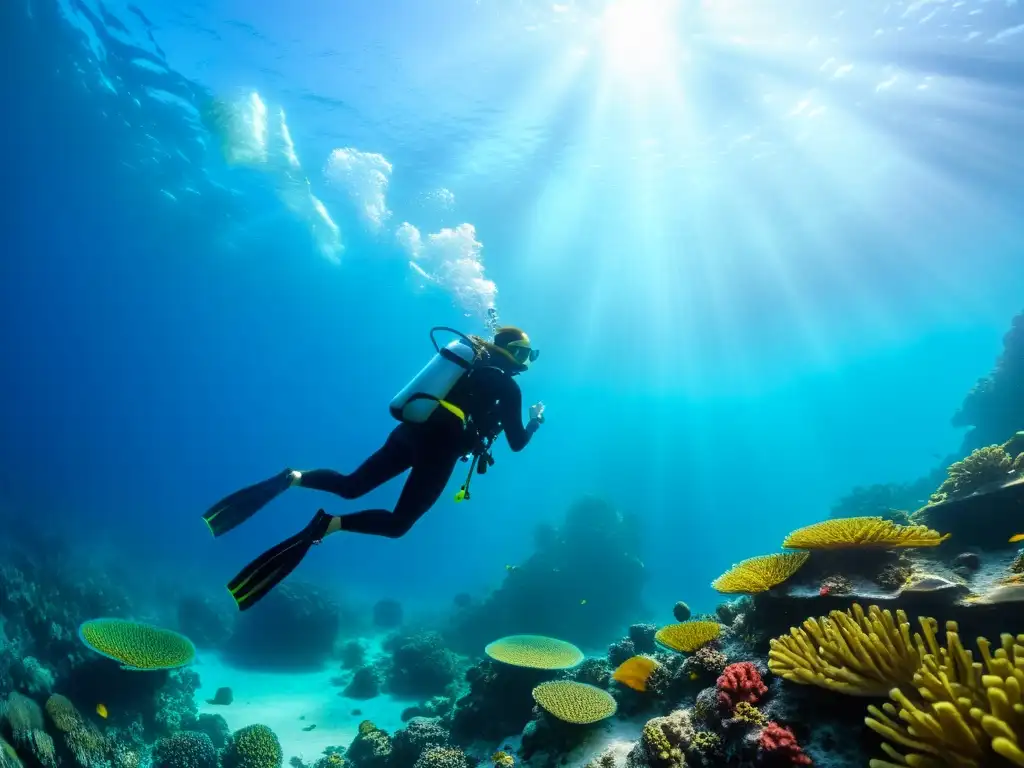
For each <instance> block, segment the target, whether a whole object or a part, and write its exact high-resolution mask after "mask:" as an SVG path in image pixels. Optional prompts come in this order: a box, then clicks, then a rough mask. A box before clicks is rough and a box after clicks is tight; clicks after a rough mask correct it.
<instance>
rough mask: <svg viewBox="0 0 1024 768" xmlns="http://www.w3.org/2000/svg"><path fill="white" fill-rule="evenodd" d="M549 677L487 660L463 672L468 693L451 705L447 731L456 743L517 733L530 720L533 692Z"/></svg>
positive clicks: (526, 669) (530, 670) (492, 738)
mask: <svg viewBox="0 0 1024 768" xmlns="http://www.w3.org/2000/svg"><path fill="white" fill-rule="evenodd" d="M549 674H550V673H549V672H547V671H545V670H538V669H529V668H526V667H513V666H509V665H507V664H502V663H499V662H496V661H492V660H490V659H485V660H484V661H481V662H480V663H478V664H477V665H476V666H474V667H471V668H470V669H469V670H467V671H466V675H465V677H466V682H467V683H468V684H469V691H468V692H467V693H466V694H465V695H463V696H462V697H461V698H459V699H458V700H457V701H456V702H455V707H454V708H453V710H452V713H451V715H450V717H449V718H448V727H449V729H450V730H451V733H452V736H453V738H454V739H455V740H456V742H458V743H469V742H471V741H473V740H474V739H484V740H491V741H495V740H497V739H501V738H504V737H506V736H508V735H509V734H510V733H518V732H520V731H522V729H523V727H524V726H525V725H526V724H527V723H528V722H529V721H530V719H531V717H532V716H533V704H534V702H533V697H532V692H533V689H534V688H535V687H536V686H537V685H538V684H539V683H541V682H543V681H544V680H545V679H546V678H547V676H548V675H549Z"/></svg>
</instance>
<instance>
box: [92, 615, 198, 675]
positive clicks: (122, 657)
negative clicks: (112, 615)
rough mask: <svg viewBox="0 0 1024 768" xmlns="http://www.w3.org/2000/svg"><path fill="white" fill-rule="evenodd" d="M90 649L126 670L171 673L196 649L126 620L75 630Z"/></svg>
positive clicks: (181, 637)
mask: <svg viewBox="0 0 1024 768" xmlns="http://www.w3.org/2000/svg"><path fill="white" fill-rule="evenodd" d="M78 635H79V637H80V638H81V639H82V642H83V643H85V644H86V645H87V646H88V647H89V648H91V649H92V650H94V651H96V653H99V654H101V655H103V656H106V657H107V658H109V659H113V660H114V661H119V662H121V664H122V666H123V667H124V668H125V669H134V670H156V669H174V668H175V667H183V666H185V665H186V664H189V663H190V662H191V661H192V660H193V659H194V658H195V655H196V649H195V646H193V645H192V642H191V641H190V640H189V639H188V638H187V637H185V636H184V635H179V634H178V633H177V632H172V631H170V630H169V629H161V628H159V627H153V626H150V625H149V624H142V623H140V622H138V621H128V620H126V619H93V620H92V621H87V622H85V623H84V624H82V626H81V627H80V628H79V630H78Z"/></svg>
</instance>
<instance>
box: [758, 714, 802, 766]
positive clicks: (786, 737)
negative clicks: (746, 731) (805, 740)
mask: <svg viewBox="0 0 1024 768" xmlns="http://www.w3.org/2000/svg"><path fill="white" fill-rule="evenodd" d="M757 746H758V749H759V750H760V751H761V753H762V754H763V755H765V756H767V757H768V759H770V760H771V761H772V762H773V763H775V764H780V763H781V764H783V765H810V764H811V758H809V757H808V756H807V755H805V754H804V751H803V749H801V748H800V744H799V743H797V740H796V736H794V735H793V732H792V731H791V730H789V728H785V727H783V726H781V725H779V724H778V723H768V725H766V726H765V727H764V730H762V731H761V735H760V736H758V738H757Z"/></svg>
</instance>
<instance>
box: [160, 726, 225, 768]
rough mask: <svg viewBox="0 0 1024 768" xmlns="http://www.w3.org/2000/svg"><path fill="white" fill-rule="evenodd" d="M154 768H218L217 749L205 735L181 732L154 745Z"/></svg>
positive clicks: (196, 732)
mask: <svg viewBox="0 0 1024 768" xmlns="http://www.w3.org/2000/svg"><path fill="white" fill-rule="evenodd" d="M153 768H217V749H216V747H214V746H213V741H212V740H211V739H210V737H209V736H207V735H206V734H205V733H200V732H198V731H180V732H178V733H175V734H174V735H172V736H168V737H167V738H165V739H160V741H158V742H157V743H156V744H155V745H154V747H153Z"/></svg>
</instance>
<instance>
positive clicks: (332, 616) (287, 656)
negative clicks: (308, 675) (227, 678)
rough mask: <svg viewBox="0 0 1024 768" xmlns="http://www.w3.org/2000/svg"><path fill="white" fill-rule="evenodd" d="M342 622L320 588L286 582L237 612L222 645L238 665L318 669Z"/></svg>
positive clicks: (330, 650)
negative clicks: (257, 606) (252, 607)
mask: <svg viewBox="0 0 1024 768" xmlns="http://www.w3.org/2000/svg"><path fill="white" fill-rule="evenodd" d="M340 623H341V618H340V607H339V605H338V603H337V602H336V601H335V600H334V598H333V597H331V596H329V595H328V594H327V593H326V592H325V591H324V590H322V589H321V588H320V587H318V586H316V585H313V584H306V583H303V582H292V581H288V582H285V583H284V584H282V585H281V586H279V587H278V588H277V589H274V590H273V591H271V592H270V593H269V594H268V595H267V596H266V597H265V598H263V600H262V601H261V602H260V609H259V610H258V611H246V612H245V613H243V614H241V615H240V616H239V617H238V620H237V622H236V624H235V629H234V632H233V633H232V635H231V638H230V639H229V640H228V642H227V644H226V645H225V648H224V654H225V659H226V660H227V661H228V662H230V663H232V664H236V665H240V666H257V667H265V668H274V667H278V668H283V669H310V668H314V669H315V668H319V667H320V666H322V665H323V664H324V663H325V662H326V661H327V660H328V659H329V658H330V656H331V654H332V652H333V650H334V642H335V638H336V637H337V635H338V629H339V626H340Z"/></svg>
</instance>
